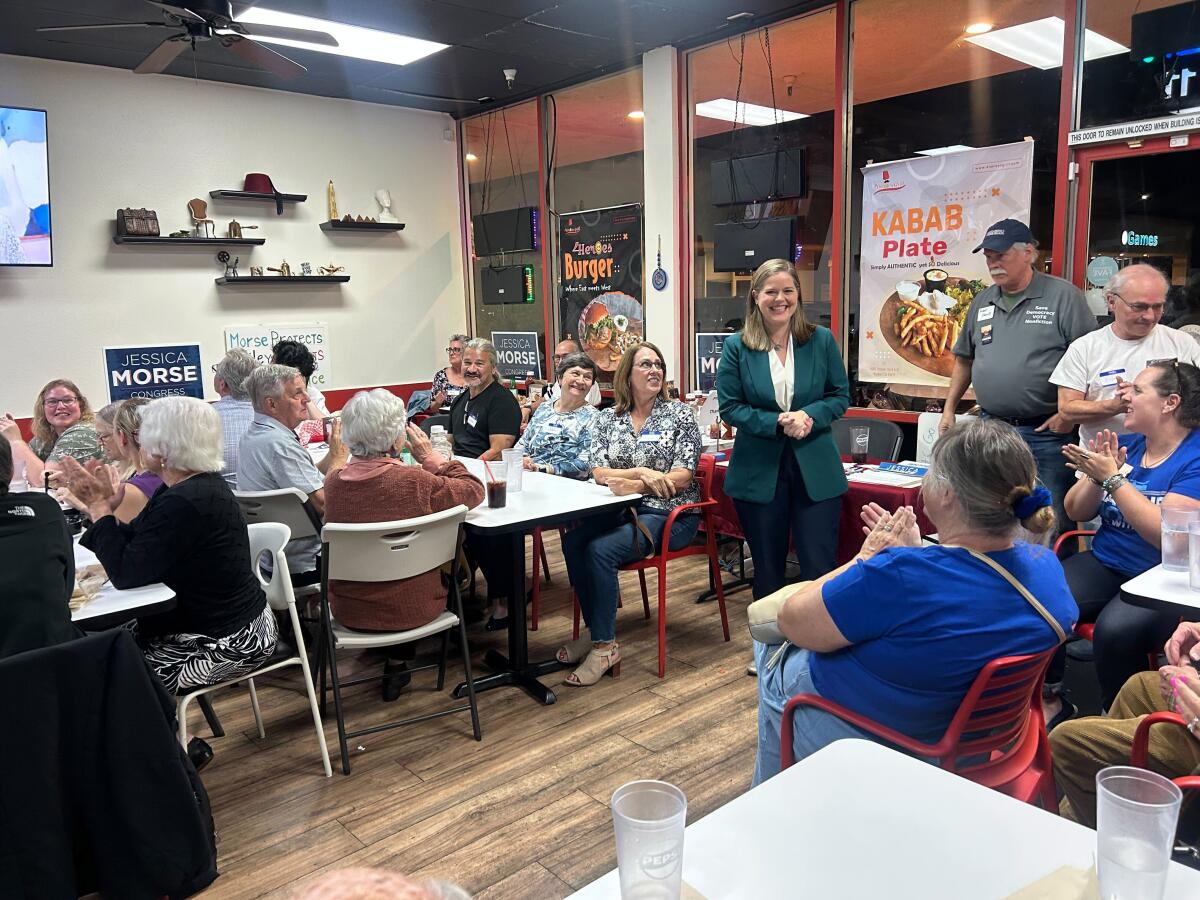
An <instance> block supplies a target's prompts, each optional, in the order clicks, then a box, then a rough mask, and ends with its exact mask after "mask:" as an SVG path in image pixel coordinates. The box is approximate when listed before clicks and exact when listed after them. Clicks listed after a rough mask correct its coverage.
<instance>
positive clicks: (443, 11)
mask: <svg viewBox="0 0 1200 900" xmlns="http://www.w3.org/2000/svg"><path fill="white" fill-rule="evenodd" d="M173 2H175V3H176V4H177V5H179V6H184V7H186V6H187V0H173ZM208 2H210V3H211V0H208ZM249 5H251V4H246V3H235V4H234V10H235V12H237V11H240V10H241V9H243V8H245V7H246V6H249ZM254 5H258V6H264V7H268V8H271V9H275V10H279V11H282V12H289V13H294V14H299V15H308V16H314V17H318V18H324V19H331V20H335V21H338V22H344V23H348V24H352V25H361V26H364V27H368V28H375V29H379V30H382V31H389V32H395V33H400V34H406V35H410V36H412V37H418V38H425V39H428V40H434V41H439V42H441V43H444V44H449V45H450V47H449V49H447V50H443V51H441V52H440V53H436V54H434V55H433V56H430V57H426V58H425V59H423V60H419V61H417V62H415V63H412V64H410V65H407V66H391V65H387V64H384V63H375V62H366V61H362V60H355V59H349V58H346V57H342V56H335V55H330V54H324V53H317V52H313V51H307V50H301V49H295V48H282V47H281V48H278V49H280V50H281V51H282V52H284V53H285V54H286V55H288V56H289V57H291V58H293V59H295V60H296V61H297V62H299V63H301V64H302V65H304V66H306V67H307V68H308V72H307V74H305V75H303V76H301V77H300V78H296V79H294V80H284V79H281V78H278V77H277V76H274V75H271V74H269V73H267V72H265V71H262V70H260V69H257V68H254V67H253V66H251V65H249V64H247V63H245V62H243V61H242V60H241V59H240V58H239V57H237V56H234V55H233V54H231V53H229V52H227V51H225V50H224V49H222V48H220V47H219V46H215V45H213V44H203V43H202V44H198V45H197V49H196V51H195V53H194V54H193V53H192V52H190V51H187V52H184V53H182V54H180V55H179V56H178V57H177V58H176V59H175V61H174V62H173V63H172V64H171V65H170V67H169V68H168V69H167V70H166V73H167V74H169V75H177V76H180V77H187V78H191V77H197V78H201V79H207V80H212V81H221V82H228V83H234V84H245V85H252V86H255V87H263V88H274V89H278V90H287V91H295V92H300V93H306V94H316V95H320V96H326V97H344V98H348V99H354V100H365V101H370V102H373V103H386V104H391V105H395V106H411V107H418V108H423V109H433V110H439V111H442V112H447V113H450V114H452V115H454V116H465V115H472V114H475V113H478V112H481V111H485V110H487V109H489V108H494V107H495V106H498V105H503V104H508V103H512V102H514V101H517V100H520V99H521V98H523V97H527V96H534V95H536V94H539V93H544V92H546V91H547V90H550V89H552V88H560V87H563V86H565V85H568V84H572V83H576V82H580V81H585V80H588V79H590V78H593V77H596V76H597V75H600V74H603V73H606V72H612V71H617V70H620V69H622V68H625V67H627V66H629V65H632V64H634V63H636V62H637V61H638V59H639V58H640V56H641V54H642V53H644V52H646V51H648V50H651V49H653V48H655V47H659V46H663V45H666V44H673V45H677V46H679V45H688V44H695V43H699V42H704V41H707V40H713V39H717V38H720V37H722V36H725V35H731V34H736V33H738V32H739V31H741V30H745V29H747V28H752V27H754V26H755V25H756V24H762V23H763V22H769V21H774V20H777V19H779V18H780V17H782V16H784V15H787V14H790V13H791V12H798V11H802V10H803V9H805V8H811V7H812V6H814V5H816V4H814V3H811V2H809V3H796V2H795V0H791V2H787V0H610V2H608V3H597V2H595V0H560V2H551V0H263V2H260V3H257V4H254ZM741 12H751V13H753V14H754V18H740V19H737V20H735V21H734V22H732V23H730V22H729V21H727V17H729V16H733V15H735V14H737V13H741ZM160 18H161V12H159V11H158V10H157V8H156V7H154V6H151V5H150V4H149V3H146V2H145V0H21V2H18V0H3V2H0V53H10V54H16V55H19V56H35V57H42V58H45V59H57V60H64V61H68V62H79V63H90V64H93V65H103V66H113V67H117V68H126V69H132V68H133V67H134V66H136V65H137V64H138V63H139V62H140V61H141V60H142V59H143V58H144V57H145V56H146V55H147V54H148V53H149V52H150V51H151V50H152V49H153V48H154V47H155V46H156V44H157V43H158V41H159V40H161V39H162V38H163V37H166V36H167V35H168V34H169V32H166V31H165V30H163V29H157V28H155V29H150V28H130V29H102V30H92V31H69V32H57V33H38V32H37V31H36V29H37V28H40V27H46V26H52V25H75V24H92V23H107V22H150V21H156V20H158V19H160ZM505 68H514V69H516V70H517V79H516V83H515V86H514V87H513V88H512V89H511V90H510V89H509V88H508V87H507V85H506V83H505V79H504V75H503V69H505ZM146 77H153V76H146ZM421 95H427V96H426V97H422V96H421ZM435 96H436V97H443V98H454V99H453V100H450V101H447V100H435V99H429V98H431V97H435ZM480 98H492V99H491V100H488V101H485V102H483V103H480V102H478V101H479V100H480Z"/></svg>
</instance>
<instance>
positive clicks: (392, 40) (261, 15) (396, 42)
mask: <svg viewBox="0 0 1200 900" xmlns="http://www.w3.org/2000/svg"><path fill="white" fill-rule="evenodd" d="M236 18H237V21H238V22H241V23H242V24H243V25H282V26H284V27H287V28H307V29H310V30H311V31H325V32H328V33H329V34H332V35H333V36H334V37H335V38H337V41H338V46H337V47H327V46H325V45H323V44H309V43H306V42H304V41H290V40H285V39H283V38H269V37H256V38H255V40H256V41H262V42H263V43H266V44H282V45H283V46H285V47H301V48H303V49H305V50H316V51H318V52H319V53H336V54H337V55H339V56H352V57H354V58H356V59H369V60H372V61H373V62H381V63H390V64H391V65H394V66H405V65H408V64H409V63H410V62H416V61H417V60H418V59H424V58H425V57H426V56H429V55H430V54H432V53H437V52H438V51H439V50H445V49H446V48H447V47H448V46H450V45H449V44H439V43H437V42H435V41H424V40H421V39H420V38H413V37H406V36H404V35H402V34H392V33H390V32H387V31H376V30H375V29H373V28H360V27H359V26H357V25H343V24H342V23H340V22H330V21H328V20H327V19H313V18H310V17H309V16H296V15H292V14H291V13H282V12H276V11H275V10H273V9H263V8H262V7H261V6H257V7H251V8H250V9H248V10H246V11H245V12H244V13H242V14H241V15H240V16H237V17H236Z"/></svg>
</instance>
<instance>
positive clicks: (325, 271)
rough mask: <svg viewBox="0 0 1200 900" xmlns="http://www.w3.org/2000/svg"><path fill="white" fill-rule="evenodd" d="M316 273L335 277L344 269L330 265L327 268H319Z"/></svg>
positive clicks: (343, 267) (344, 269)
mask: <svg viewBox="0 0 1200 900" xmlns="http://www.w3.org/2000/svg"><path fill="white" fill-rule="evenodd" d="M317 271H318V272H320V273H321V274H322V275H336V274H337V273H338V272H345V271H346V267H345V266H335V265H334V264H333V263H330V264H329V265H327V266H321V268H319V269H317Z"/></svg>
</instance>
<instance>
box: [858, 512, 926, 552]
mask: <svg viewBox="0 0 1200 900" xmlns="http://www.w3.org/2000/svg"><path fill="white" fill-rule="evenodd" d="M861 516H862V520H863V523H864V527H863V533H864V534H865V535H866V539H865V540H864V541H863V545H862V549H861V550H859V552H858V558H859V559H870V558H871V557H872V556H874V555H875V554H876V553H879V552H880V551H881V550H886V549H887V548H888V547H919V546H921V528H920V526H919V525H918V524H917V514H916V513H915V512H913V508H912V507H911V506H902V507H900V508H899V509H898V510H896V511H895V512H894V513H893V512H888V511H887V510H886V509H884V508H883V507H882V506H880V505H879V504H878V503H868V504H867V505H866V506H864V507H863V508H862V513H861Z"/></svg>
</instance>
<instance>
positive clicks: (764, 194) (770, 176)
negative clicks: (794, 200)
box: [709, 147, 808, 206]
mask: <svg viewBox="0 0 1200 900" xmlns="http://www.w3.org/2000/svg"><path fill="white" fill-rule="evenodd" d="M709 174H710V175H711V179H712V180H711V183H712V202H713V205H714V206H728V205H731V204H737V203H759V202H762V201H765V200H782V199H784V198H785V197H803V196H805V194H807V193H808V187H807V186H806V185H805V183H804V150H803V148H800V147H794V148H792V149H791V150H775V151H773V152H771V153H756V154H755V155H753V156H734V157H730V158H728V159H714V160H713V161H712V164H711V166H710V170H709Z"/></svg>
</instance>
